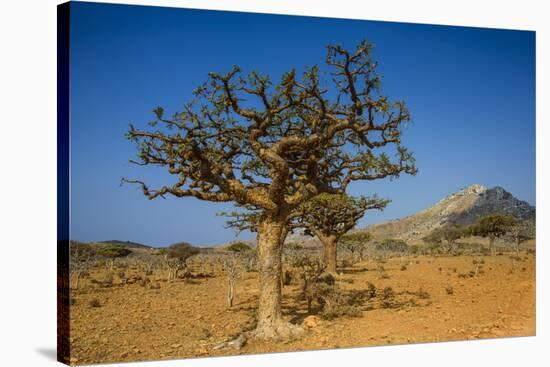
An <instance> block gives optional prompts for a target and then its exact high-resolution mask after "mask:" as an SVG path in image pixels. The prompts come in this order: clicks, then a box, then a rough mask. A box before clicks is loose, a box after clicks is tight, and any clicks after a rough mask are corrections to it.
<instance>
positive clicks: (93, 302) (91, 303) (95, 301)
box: [88, 298, 101, 307]
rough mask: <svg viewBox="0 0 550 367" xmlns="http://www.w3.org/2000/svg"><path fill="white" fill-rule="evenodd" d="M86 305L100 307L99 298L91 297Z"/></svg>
mask: <svg viewBox="0 0 550 367" xmlns="http://www.w3.org/2000/svg"><path fill="white" fill-rule="evenodd" d="M88 305H89V306H90V307H101V303H100V302H99V300H98V299H97V298H92V299H91V300H90V302H88Z"/></svg>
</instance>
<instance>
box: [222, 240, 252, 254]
mask: <svg viewBox="0 0 550 367" xmlns="http://www.w3.org/2000/svg"><path fill="white" fill-rule="evenodd" d="M226 250H227V251H231V252H246V251H252V247H250V245H247V244H246V243H244V242H235V243H232V244H231V245H229V246H227V247H226Z"/></svg>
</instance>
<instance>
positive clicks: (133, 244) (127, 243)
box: [95, 240, 154, 248]
mask: <svg viewBox="0 0 550 367" xmlns="http://www.w3.org/2000/svg"><path fill="white" fill-rule="evenodd" d="M95 243H97V244H100V245H109V244H112V245H121V246H126V247H128V248H154V247H153V246H149V245H144V244H142V243H137V242H132V241H120V240H109V241H99V242H95Z"/></svg>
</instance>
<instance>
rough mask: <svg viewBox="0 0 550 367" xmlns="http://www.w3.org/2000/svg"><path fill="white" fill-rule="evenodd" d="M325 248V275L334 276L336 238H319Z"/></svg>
mask: <svg viewBox="0 0 550 367" xmlns="http://www.w3.org/2000/svg"><path fill="white" fill-rule="evenodd" d="M319 238H320V239H321V242H323V245H324V246H325V264H326V266H327V273H331V274H333V275H334V274H336V260H337V255H338V254H337V249H336V247H337V240H336V236H332V235H331V236H319Z"/></svg>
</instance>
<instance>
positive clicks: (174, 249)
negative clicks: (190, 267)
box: [166, 242, 199, 278]
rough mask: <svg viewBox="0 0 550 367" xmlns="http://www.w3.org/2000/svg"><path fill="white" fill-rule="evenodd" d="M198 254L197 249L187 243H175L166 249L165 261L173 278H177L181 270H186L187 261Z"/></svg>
mask: <svg viewBox="0 0 550 367" xmlns="http://www.w3.org/2000/svg"><path fill="white" fill-rule="evenodd" d="M198 253H199V249H198V248H196V247H193V246H192V245H191V244H189V243H187V242H180V243H176V244H173V245H171V246H170V247H168V248H167V249H166V259H167V260H168V266H169V268H170V270H171V271H172V272H173V273H172V275H173V277H174V278H177V277H178V273H179V272H180V271H181V270H186V269H187V260H188V259H189V258H190V257H191V256H194V255H196V254H198Z"/></svg>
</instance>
